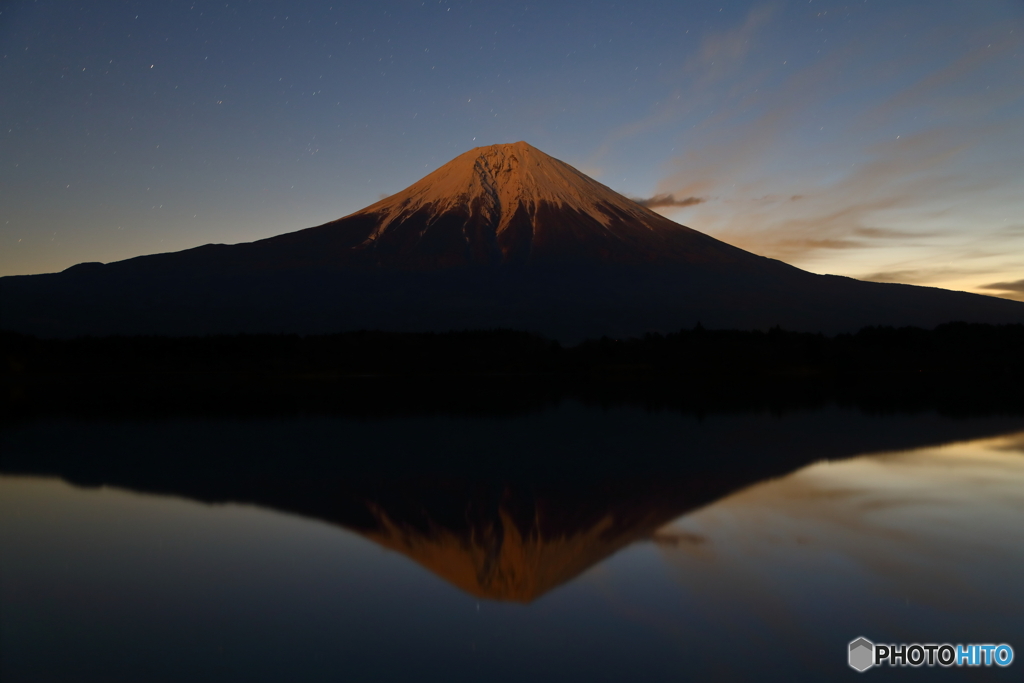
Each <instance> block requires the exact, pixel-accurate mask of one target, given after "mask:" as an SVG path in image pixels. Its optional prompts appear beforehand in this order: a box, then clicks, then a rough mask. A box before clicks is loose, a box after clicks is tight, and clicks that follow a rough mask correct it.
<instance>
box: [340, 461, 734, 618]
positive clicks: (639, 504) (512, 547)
mask: <svg viewBox="0 0 1024 683" xmlns="http://www.w3.org/2000/svg"><path fill="white" fill-rule="evenodd" d="M730 489H731V486H730V485H728V484H724V485H723V484H720V485H718V486H715V485H714V483H713V482H702V485H700V486H697V487H694V486H693V482H687V481H686V480H682V481H674V482H672V483H670V484H665V483H659V482H656V481H642V482H640V481H637V482H631V483H628V484H603V485H601V484H598V485H591V486H572V485H568V486H567V485H563V486H557V487H550V486H549V487H529V486H515V485H510V486H500V485H492V486H488V485H481V484H476V485H467V486H463V487H451V486H443V485H437V484H434V485H428V486H425V487H422V486H421V487H419V489H418V490H416V488H414V487H408V486H401V485H399V486H397V487H396V489H393V490H392V491H390V492H388V494H387V496H386V499H384V500H382V499H380V498H376V499H373V500H371V499H365V500H364V502H365V505H366V510H367V512H368V513H369V515H370V517H371V518H372V520H367V521H368V523H365V522H364V524H363V525H360V526H356V525H355V524H353V522H352V521H351V520H348V521H347V523H345V522H343V523H344V524H345V525H346V526H349V527H350V528H354V529H356V530H358V531H359V532H360V533H362V534H363V535H364V536H366V537H367V538H370V539H371V540H373V541H375V542H377V543H379V544H380V545H382V546H385V547H387V548H390V549H392V550H396V551H398V552H401V553H402V554H404V555H406V556H408V557H410V558H411V559H413V560H415V561H416V562H418V563H419V564H420V565H422V566H424V567H425V568H427V569H429V570H430V571H432V572H434V573H435V574H437V575H438V576H440V577H442V578H444V579H445V580H447V581H449V582H450V583H452V584H454V585H456V586H458V587H459V588H461V589H462V590H464V591H466V592H467V593H470V594H472V595H475V596H477V597H481V598H490V599H493V600H510V601H515V602H529V601H531V600H534V599H535V598H537V597H539V596H540V595H543V594H544V593H546V592H548V591H550V590H551V589H553V588H555V587H557V586H559V585H561V584H563V583H565V582H567V581H569V580H571V579H572V578H574V577H575V576H577V575H578V574H580V573H582V572H583V571H585V570H586V569H587V568H588V567H590V566H592V565H594V564H597V563H598V562H600V561H601V560H603V559H604V558H606V557H608V556H609V555H612V554H613V553H615V552H616V551H618V550H619V549H621V548H623V547H625V546H627V545H629V544H630V543H633V542H635V541H637V540H641V539H644V538H648V537H650V536H651V534H653V533H654V532H655V531H656V530H657V529H658V528H659V527H661V526H662V525H664V524H665V523H667V522H669V521H671V520H672V519H674V518H676V517H678V516H679V515H681V514H683V513H684V512H686V511H687V510H689V509H692V508H694V507H698V506H700V505H702V504H704V503H706V502H710V501H711V500H714V499H715V498H717V497H718V496H719V495H723V494H725V493H727V492H728V491H729V490H730ZM396 490H397V491H400V492H401V493H400V495H395V491H396Z"/></svg>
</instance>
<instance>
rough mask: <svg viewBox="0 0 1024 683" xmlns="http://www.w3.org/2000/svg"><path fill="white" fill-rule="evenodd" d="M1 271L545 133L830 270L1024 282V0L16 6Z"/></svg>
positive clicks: (744, 239)
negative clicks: (971, 0)
mask: <svg viewBox="0 0 1024 683" xmlns="http://www.w3.org/2000/svg"><path fill="white" fill-rule="evenodd" d="M0 53H2V54H0V275H12V274H23V273H37V272H52V271H57V270H62V269H64V268H67V267H68V266H71V265H73V264H75V263H79V262H82V261H104V262H108V261H115V260H119V259H124V258H129V257H131V256H136V255H139V254H146V253H154V252H160V251H174V250H179V249H185V248H189V247H193V246H198V245H200V244H206V243H210V242H225V243H233V242H244V241H251V240H254V239H260V238H264V237H269V236H271V235H275V234H280V233H283V232H290V231H293V230H298V229H301V228H305V227H309V226H313V225H317V224H320V223H323V222H326V221H328V220H333V219H335V218H338V217H341V216H343V215H346V214H348V213H351V212H353V211H356V210H358V209H360V208H362V207H364V206H366V205H367V204H370V203H372V202H374V201H376V200H377V199H379V198H380V197H381V196H383V195H388V194H391V193H394V192H397V191H399V190H401V189H402V188H404V187H406V186H407V185H409V184H411V183H412V182H414V181H415V180H417V179H419V178H420V177H422V176H423V175H425V174H426V173H427V172H429V171H431V170H433V169H435V168H437V167H438V166H440V165H441V164H444V163H446V162H447V161H449V160H450V159H451V158H453V157H455V156H456V155H458V154H460V153H462V152H465V151H466V150H468V149H470V148H472V147H476V146H480V145H487V144H494V143H504V142H514V141H517V140H525V141H527V142H529V143H530V144H532V145H534V146H535V147H538V148H539V149H541V150H543V151H545V152H547V153H548V154H551V155H552V156H554V157H557V158H559V159H562V160H563V161H566V162H568V163H570V164H572V165H574V166H576V167H577V168H579V169H580V170H582V171H584V172H585V173H588V174H590V175H592V176H594V177H595V178H597V179H598V180H599V181H601V182H602V183H604V184H606V185H608V186H610V187H611V188H612V189H614V190H617V191H619V192H622V193H623V194H626V195H629V196H631V197H634V198H643V199H646V200H648V202H649V203H650V204H651V205H652V206H654V207H655V208H656V209H657V210H658V211H660V212H662V213H664V214H665V215H667V216H669V217H671V218H673V219H675V220H677V221H679V222H681V223H683V224H686V225H689V226H690V227H693V228H695V229H697V230H700V231H703V232H706V233H709V234H711V235H714V236H715V237H718V238H720V239H723V240H725V241H728V242H730V243H733V244H736V245H737V246H741V247H743V248H746V249H749V250H751V251H754V252H756V253H759V254H764V255H767V256H773V257H776V258H780V259H782V260H785V261H787V262H789V263H793V264H794V265H798V266H800V267H802V268H806V269H808V270H811V271H814V272H818V273H836V274H842V275H850V276H853V277H859V278H863V279H872V280H878V281H897V282H909V283H914V284H928V285H936V286H942V287H949V288H953V289H966V290H969V291H976V292H981V293H988V294H997V295H999V296H1007V297H1012V298H1017V299H1022V300H1024V279H1022V278H1024V2H1022V1H1021V0H985V1H984V2H965V1H963V0H927V1H924V2H910V1H897V0H866V1H864V0H855V1H850V2H827V1H825V0H811V1H810V2H808V1H807V0H792V1H790V2H767V3H766V2H737V1H732V2H728V3H724V2H717V3H715V2H703V1H701V2H684V1H680V0H675V1H672V2H639V1H633V2H597V1H588V2H579V1H576V2H570V1H564V2H559V1H551V0H546V1H544V2H538V3H537V4H533V3H524V2H514V3H513V2H482V1H477V2H472V1H458V0H453V1H452V2H448V1H446V0H442V1H441V2H437V1H436V0H435V1H434V2H429V1H428V2H337V1H334V2H330V1H328V2H277V1H272V0H266V1H255V2H238V1H228V2H224V1H223V0H222V1H221V2H202V1H198V0H197V1H194V2H193V1H188V2H183V1H175V0H159V1H135V2H114V1H109V2H99V1H91V2H71V1H68V0H38V1H35V2H27V1H26V2H17V1H8V2H3V3H0Z"/></svg>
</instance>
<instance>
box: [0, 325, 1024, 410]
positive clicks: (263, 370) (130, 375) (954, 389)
mask: <svg viewBox="0 0 1024 683" xmlns="http://www.w3.org/2000/svg"><path fill="white" fill-rule="evenodd" d="M0 353H2V357H3V359H4V362H3V365H2V368H0V373H2V374H0V384H2V396H3V409H4V413H5V414H6V415H7V416H8V418H13V419H19V417H20V418H30V417H32V416H34V415H52V414H64V415H76V416H82V417H88V416H116V415H123V416H126V417H130V416H158V415H188V414H192V415H197V414H198V415H287V414H296V413H302V414H311V413H312V414H353V415H365V416H378V415H379V416H387V415H403V414H510V413H522V412H530V411H533V410H539V409H542V408H543V407H544V406H545V405H550V404H551V403H552V402H556V401H558V400H561V399H563V398H572V399H575V400H579V401H581V402H583V403H586V404H604V405H617V404H633V405H644V406H646V407H648V408H651V409H674V410H682V411H684V412H697V413H700V412H719V411H735V410H764V409H766V410H776V411H787V410H794V409H806V408H816V407H822V406H824V405H829V404H838V405H846V406H851V407H858V408H861V409H863V410H868V411H872V412H892V411H916V410H938V411H939V412H941V413H944V414H949V415H976V414H994V413H1007V414H1020V413H1024V389H1022V388H1021V387H1024V325H980V324H965V323H951V324H947V325H941V326H939V327H937V328H935V329H934V330H922V329H919V328H899V329H896V328H865V329H863V330H861V331H860V332H858V333H856V334H849V335H836V336H834V337H826V336H824V335H816V334H808V333H797V332H788V331H784V330H780V329H773V330H770V331H769V332H759V331H753V332H743V331H734V330H704V329H702V328H699V327H698V328H696V329H692V330H682V331H680V332H678V333H675V334H670V335H647V336H646V337H644V338H641V339H627V340H613V339H608V338H602V339H599V340H591V341H586V342H583V343H581V344H579V345H577V346H574V347H570V348H565V347H562V346H561V345H559V344H558V343H557V342H553V341H550V340H548V339H544V338H543V337H539V336H536V335H532V334H528V333H524V332H516V331H511V330H492V331H465V332H448V333H424V334H416V333H392V332H352V333H343V334H336V335H311V336H305V337H302V336H298V335H235V336H208V337H116V336H115V337H102V338H94V337H82V338H76V339H39V338H36V337H31V336H27V335H21V334H17V333H11V332H2V333H0Z"/></svg>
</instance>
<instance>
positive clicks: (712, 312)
mask: <svg viewBox="0 0 1024 683" xmlns="http://www.w3.org/2000/svg"><path fill="white" fill-rule="evenodd" d="M0 301H2V307H0V328H2V329H7V330H14V331H18V332H25V333H32V334H37V335H41V336H59V337H66V336H76V335H83V334H93V335H105V334H166V335H186V334H213V333H229V334H230V333H241V332H247V333H255V332H269V333H281V332H288V333H330V332H340V331H347V330H357V329H383V330H396V331H428V330H434V331H445V330H449V329H467V328H477V329H479V328H495V327H504V328H514V329H520V330H527V331H531V332H537V333H540V334H543V335H546V336H549V337H553V338H557V339H560V340H562V341H567V342H574V341H578V340H580V339H583V338H587V337H596V336H602V335H608V336H613V337H620V336H633V335H638V334H643V333H645V332H650V331H662V332H666V331H675V330H678V329H680V328H683V327H686V328H688V327H693V326H694V325H695V324H697V323H698V322H700V323H702V324H703V325H704V326H706V327H715V328H735V329H752V328H767V327H771V326H774V325H780V326H782V327H784V328H787V329H792V330H803V331H811V332H824V333H836V332H847V331H855V330H857V329H859V328H861V327H863V326H867V325H895V326H904V325H916V326H921V327H933V326H935V325H937V324H940V323H944V322H950V321H955V320H959V321H966V322H986V323H1024V303H1020V302H1014V301H1009V300H1005V299H999V298H995V297H988V296H982V295H978V294H968V293H964V292H952V291H947V290H942V289H935V288H929V287H917V286H911V285H899V284H882V283H873V282H862V281H858V280H854V279H851V278H846V277H839V276H832V275H816V274H813V273H809V272H806V271H803V270H800V269H798V268H795V267H793V266H790V265H787V264H785V263H782V262H781V261H777V260H773V259H769V258H765V257H762V256H758V255H756V254H752V253H750V252H747V251H744V250H742V249H738V248H736V247H733V246H731V245H728V244H726V243H724V242H721V241H719V240H716V239H714V238H712V237H710V236H708V235H705V234H702V233H700V232H697V231H696V230H692V229H690V228H687V227H684V226H682V225H679V224H678V223H675V222H673V221H671V220H669V219H667V218H665V217H664V216H661V215H659V214H657V213H655V212H653V211H651V210H649V209H647V208H645V207H643V206H641V205H639V204H637V203H636V202H634V201H632V200H630V199H628V198H626V197H624V196H622V195H620V194H618V193H616V192H614V191H613V190H611V189H609V188H608V187H605V186H604V185H602V184H600V183H598V182H597V181H595V180H593V179H592V178H590V177H588V176H586V175H585V174H583V173H581V172H580V171H578V170H576V169H575V168H573V167H572V166H570V165H568V164H566V163H563V162H561V161H559V160H557V159H555V158H553V157H550V156H548V155H547V154H544V153H543V152H541V151H540V150H538V149H536V148H534V147H531V146H530V145H528V144H526V143H525V142H517V143H514V144H505V145H492V146H488V147H478V148H476V149H473V150H470V151H468V152H466V153H465V154H462V155H460V156H458V157H456V158H455V159H453V160H452V161H450V162H449V163H447V164H445V165H444V166H442V167H440V168H439V169H437V170H436V171H434V172H433V173H430V174H429V175H427V176H426V177H424V178H423V179H421V180H419V181H418V182H416V183H414V184H413V185H411V186H409V187H408V188H406V189H405V190H403V191H401V192H399V193H398V194H395V195H392V196H390V197H387V198H385V199H382V200H381V201H379V202H377V203H375V204H372V205H370V206H368V207H366V208H365V209H363V210H361V211H357V212H356V213H353V214H351V215H349V216H346V217H344V218H340V219H338V220H335V221H332V222H330V223H326V224H324V225H321V226H318V227H314V228H308V229H306V230H299V231H297V232H291V233H287V234H282V235H279V236H277V237H272V238H269V239H264V240H259V241H256V242H251V243H244V244H235V245H223V244H208V245H205V246H201V247H197V248H194V249H189V250H186V251H180V252H174V253H165V254H154V255H150V256H139V257H136V258H132V259H128V260H125V261H118V262H114V263H108V264H100V263H83V264H79V265H77V266H73V267H71V268H68V269H67V270H65V271H62V272H60V273H52V274H44V275H29V276H11V277H4V278H0Z"/></svg>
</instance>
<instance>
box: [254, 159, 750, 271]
mask: <svg viewBox="0 0 1024 683" xmlns="http://www.w3.org/2000/svg"><path fill="white" fill-rule="evenodd" d="M321 234H323V235H324V237H326V236H327V235H331V236H333V237H334V238H335V239H337V238H340V237H342V235H344V239H343V240H339V241H336V242H335V241H334V240H331V239H330V238H328V240H329V241H332V242H333V243H334V244H335V247H336V248H335V249H332V250H330V252H329V253H330V254H331V255H332V257H337V255H338V251H345V250H347V251H350V253H348V254H345V255H344V257H343V260H344V261H345V262H346V263H349V264H355V263H363V264H370V263H372V264H373V265H376V266H384V267H391V268H401V269H417V270H422V269H438V268H450V267H455V266H470V265H477V266H482V265H499V264H525V263H530V262H537V261H544V260H551V259H570V260H578V259H589V260H599V261H604V262H608V263H629V264H644V263H647V264H653V263H669V262H673V261H695V260H696V261H726V262H733V261H736V260H738V259H739V260H742V259H743V258H744V257H745V256H750V255H749V254H747V253H746V252H743V251H742V250H739V249H736V248H734V247H731V246H729V245H727V244H725V243H724V242H719V241H718V240H715V239H712V238H710V237H708V236H707V235H704V234H702V233H699V232H697V231H695V230H691V229H689V228H686V227H684V226H682V225H679V224H678V223H675V222H673V221H670V220H668V219H667V218H665V217H664V216H661V215H659V214H657V213H655V212H653V211H651V210H650V209H647V208H646V207H643V206H641V205H639V204H637V203H636V202H634V201H632V200H630V199H627V198H626V197H623V196H622V195H620V194H619V193H617V192H615V191H614V190H612V189H610V188H608V187H605V186H604V185H602V184H601V183H599V182H597V181H596V180H594V179H593V178H590V177H589V176H587V175H584V174H583V173H580V172H579V171H577V170H576V169H575V168H573V167H572V166H570V165H569V164H566V163H565V162H562V161H559V160H558V159H555V158H554V157H551V156H548V155H547V154H545V153H544V152H541V151H540V150H539V149H537V148H535V147H532V146H530V145H528V144H527V143H525V142H516V143H512V144H507V145H490V146H488V147H477V148H475V149H472V150H470V151H468V152H466V153H465V154H462V155H460V156H458V157H456V158H455V159H453V160H452V161H450V162H448V163H447V164H445V165H444V166H442V167H441V168H439V169H437V170H436V171H434V172H433V173H431V174H429V175H427V176H426V177H424V178H423V179H421V180H419V181H417V182H416V183H413V184H412V185H410V186H409V187H407V188H406V189H404V190H402V191H401V192H399V193H398V194H394V195H392V196H390V197H387V198H385V199H382V200H381V201H379V202H377V203H376V204H372V205H370V206H368V207H366V208H365V209H363V210H361V211H357V212H356V213H354V214H352V215H350V216H346V217H345V218H342V219H339V220H337V221H334V222H331V223H327V224H326V225H323V226H320V227H318V228H311V229H310V230H307V231H302V232H298V233H294V234H292V235H287V236H281V237H279V238H274V239H272V240H269V241H268V242H269V243H270V244H271V245H273V246H275V247H277V246H279V245H281V244H284V243H288V244H294V243H298V242H301V241H302V240H307V239H311V238H313V236H314V235H317V236H318V238H319V236H320V235H321ZM325 256H326V254H325Z"/></svg>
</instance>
